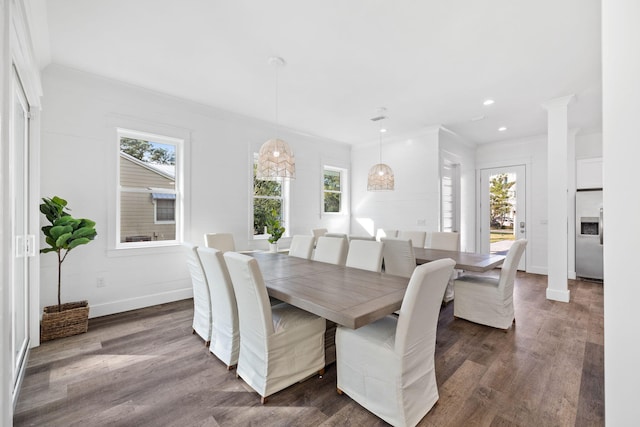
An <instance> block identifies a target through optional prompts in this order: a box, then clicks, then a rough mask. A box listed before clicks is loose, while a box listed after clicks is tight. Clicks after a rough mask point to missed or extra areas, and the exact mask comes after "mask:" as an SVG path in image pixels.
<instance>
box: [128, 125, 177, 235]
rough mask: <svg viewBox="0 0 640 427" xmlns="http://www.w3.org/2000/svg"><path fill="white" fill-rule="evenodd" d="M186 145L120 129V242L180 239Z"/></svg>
mask: <svg viewBox="0 0 640 427" xmlns="http://www.w3.org/2000/svg"><path fill="white" fill-rule="evenodd" d="M182 145H183V141H182V140H180V139H176V138H170V137H166V136H160V135H153V134H147V133H142V132H136V131H131V130H126V129H118V150H119V156H118V159H119V161H118V170H119V173H118V199H117V200H118V212H117V217H118V227H117V233H118V236H117V242H118V243H117V245H116V246H117V247H141V246H143V247H144V246H158V245H165V244H174V243H176V242H178V241H180V236H181V234H182V227H181V225H182V224H181V221H180V218H181V215H180V212H181V211H180V203H179V202H178V201H179V200H180V189H181V186H180V182H179V174H178V173H177V172H178V171H179V170H180V165H181V164H180V162H181V161H182V159H181V153H182Z"/></svg>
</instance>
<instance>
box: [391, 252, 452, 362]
mask: <svg viewBox="0 0 640 427" xmlns="http://www.w3.org/2000/svg"><path fill="white" fill-rule="evenodd" d="M455 264H456V263H455V261H453V260H452V259H450V258H445V259H439V260H437V261H432V262H429V263H426V264H422V265H420V266H418V267H416V268H415V270H414V272H413V274H412V275H411V279H410V280H409V285H408V286H407V291H406V293H405V294H404V298H403V300H402V306H401V307H400V312H399V316H398V326H397V328H396V340H395V351H396V353H397V354H398V355H400V356H408V357H413V358H415V355H416V354H419V355H421V356H420V363H425V364H426V363H433V358H434V353H435V345H436V328H437V325H438V317H439V315H440V306H441V305H442V295H443V294H444V289H445V287H446V286H447V283H448V281H449V277H450V276H451V272H452V271H453V267H454V266H455ZM423 359H424V360H423Z"/></svg>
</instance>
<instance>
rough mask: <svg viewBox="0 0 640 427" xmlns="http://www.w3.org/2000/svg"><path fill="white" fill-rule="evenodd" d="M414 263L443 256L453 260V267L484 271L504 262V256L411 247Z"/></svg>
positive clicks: (423, 262) (429, 260) (421, 262)
mask: <svg viewBox="0 0 640 427" xmlns="http://www.w3.org/2000/svg"><path fill="white" fill-rule="evenodd" d="M413 251H414V253H415V255H416V264H418V265H419V264H425V263H427V262H431V261H436V260H438V259H443V258H451V259H452V260H454V261H455V263H456V266H455V268H457V269H459V270H465V271H474V272H477V273H485V272H487V271H489V270H493V269H494V268H496V267H498V266H499V265H500V264H502V263H503V262H504V259H505V256H504V255H500V254H481V253H476V252H459V251H444V250H440V249H429V248H413Z"/></svg>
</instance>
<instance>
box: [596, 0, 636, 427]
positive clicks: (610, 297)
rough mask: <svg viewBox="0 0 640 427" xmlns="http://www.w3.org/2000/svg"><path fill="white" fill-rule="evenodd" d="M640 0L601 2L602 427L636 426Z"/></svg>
mask: <svg viewBox="0 0 640 427" xmlns="http://www.w3.org/2000/svg"><path fill="white" fill-rule="evenodd" d="M639 21H640V2H638V1H637V0H619V1H603V2H602V65H603V69H602V89H603V114H602V116H603V135H604V144H603V158H604V174H603V177H604V187H603V188H604V193H603V194H604V208H605V212H606V213H605V215H604V227H605V230H606V231H605V233H606V234H605V245H604V276H605V278H604V281H605V285H604V318H605V322H604V364H605V366H604V372H605V378H604V396H605V411H604V412H605V421H606V424H607V425H608V426H634V425H637V424H638V409H637V404H638V403H637V402H638V399H637V395H638V384H639V383H640V368H639V367H638V360H640V346H638V344H637V337H638V301H640V286H638V279H637V276H638V273H637V271H636V270H635V268H634V266H635V265H636V263H637V262H638V245H637V242H638V241H640V228H639V227H637V226H636V225H635V224H636V221H637V219H638V212H640V190H639V189H638V185H637V180H636V179H634V177H635V176H636V173H637V167H638V159H639V158H640V145H639V144H638V112H640V81H639V80H638V76H640V55H638V51H639V49H640V26H638V22H639Z"/></svg>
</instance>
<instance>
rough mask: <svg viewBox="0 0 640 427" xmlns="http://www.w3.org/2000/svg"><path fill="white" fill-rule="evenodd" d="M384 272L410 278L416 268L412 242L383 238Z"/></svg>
mask: <svg viewBox="0 0 640 427" xmlns="http://www.w3.org/2000/svg"><path fill="white" fill-rule="evenodd" d="M381 240H382V242H383V243H384V248H383V250H382V258H383V259H384V272H385V273H387V274H393V275H396V276H402V277H406V278H409V277H411V275H412V274H413V270H415V268H416V254H415V252H414V251H413V245H412V244H411V240H406V239H395V238H386V237H383V238H382V239H381Z"/></svg>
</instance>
